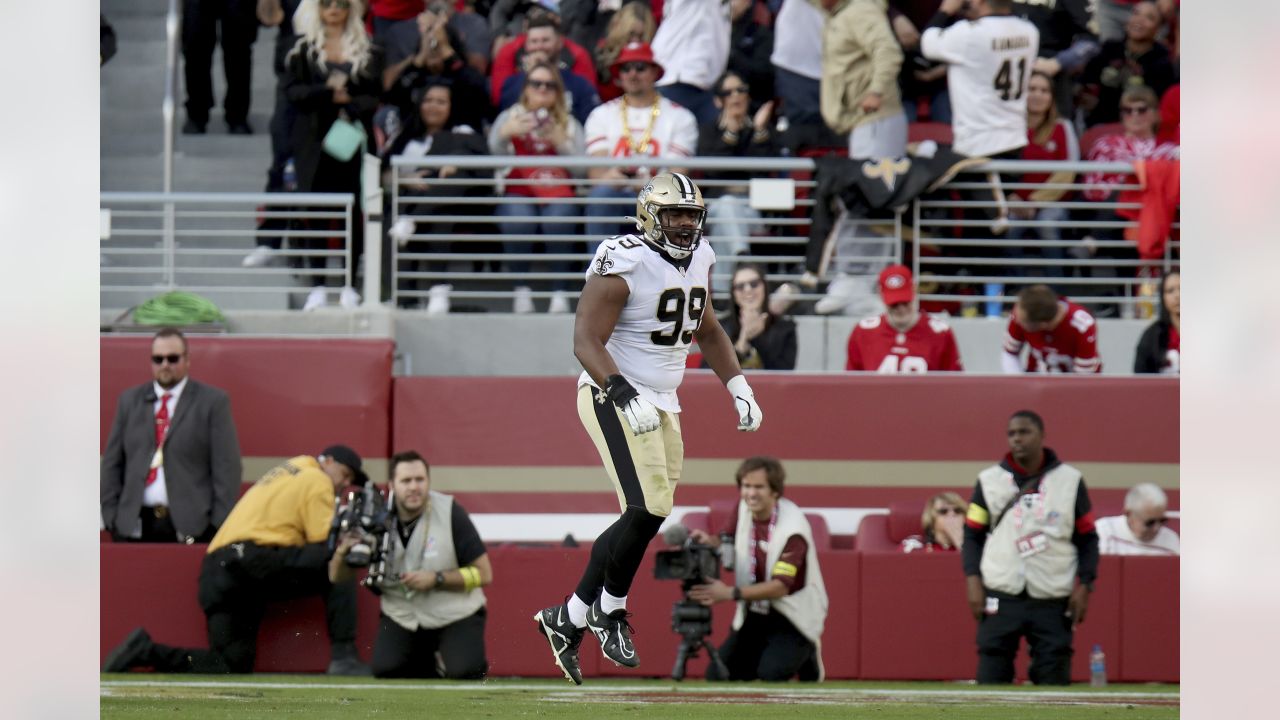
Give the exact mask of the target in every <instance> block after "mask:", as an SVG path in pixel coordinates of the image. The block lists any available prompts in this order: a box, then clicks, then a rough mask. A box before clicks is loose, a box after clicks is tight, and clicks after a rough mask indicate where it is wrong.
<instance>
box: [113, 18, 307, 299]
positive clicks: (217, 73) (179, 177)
mask: <svg viewBox="0 0 1280 720" xmlns="http://www.w3.org/2000/svg"><path fill="white" fill-rule="evenodd" d="M179 5H180V3H179ZM167 7H168V4H167V3H166V2H163V1H162V0H102V3H101V8H102V12H103V13H104V14H105V15H106V16H107V19H108V21H109V22H110V23H111V25H112V27H114V28H115V31H116V36H117V39H118V43H117V44H118V51H117V54H116V56H115V57H114V58H112V60H111V61H110V62H109V63H107V65H106V66H105V67H103V68H102V70H101V76H100V78H101V79H100V86H101V91H102V101H101V125H100V140H101V178H100V179H101V189H102V190H103V191H104V192H112V191H116V192H160V191H161V190H162V189H163V178H164V155H163V153H164V121H163V115H162V112H161V105H162V103H163V100H164V74H165V62H166V52H167V47H166V38H165V14H166V12H167ZM276 33H277V31H276V29H274V28H259V31H258V39H257V42H256V43H255V44H254V53H253V95H252V100H251V104H250V115H249V124H250V125H251V126H253V129H254V134H253V135H251V136H239V135H229V134H227V132H226V125H225V123H224V122H223V119H222V113H221V108H214V109H213V111H212V113H211V117H210V122H209V132H208V134H207V135H195V136H192V135H183V134H181V127H182V122H183V121H184V120H185V117H186V115H185V111H184V109H183V100H184V98H185V90H184V89H183V87H182V86H183V80H182V57H181V50H180V49H179V54H178V66H177V68H175V70H176V72H177V74H178V94H177V97H176V98H175V103H176V126H177V134H176V135H175V140H174V150H175V154H174V178H173V189H174V190H175V191H178V192H215V193H223V192H239V193H246V192H247V193H256V192H261V191H262V190H263V188H264V187H265V185H266V172H267V168H268V166H269V165H270V163H271V141H270V136H269V134H268V129H269V128H268V125H269V122H270V118H271V112H272V110H273V107H274V104H275V84H276V78H275V73H274V71H273V69H272V67H271V60H272V56H273V54H274V49H275V38H276ZM221 66H222V53H221V50H220V49H219V50H215V52H214V58H213V67H214V71H213V82H214V96H215V97H216V98H219V100H220V99H221V97H222V95H223V94H224V92H225V83H224V82H223V78H222V71H221ZM236 209H237V210H251V209H252V208H245V207H238V208H236ZM120 222H121V223H123V222H124V220H123V219H122V220H121V221H120ZM130 222H131V224H132V225H133V226H134V227H137V226H139V224H140V223H139V222H138V221H136V220H134V221H130ZM255 225H256V223H255V221H254V220H253V218H252V217H241V218H204V219H201V220H200V221H199V226H198V227H199V228H200V229H208V230H219V231H226V230H233V231H242V232H243V237H230V238H202V237H198V236H197V237H190V238H184V239H183V240H182V241H181V242H180V247H182V248H185V249H192V248H216V249H223V250H228V251H233V252H227V253H224V254H209V255H194V256H184V257H182V258H180V260H179V263H180V265H179V272H178V274H179V287H183V286H195V285H223V286H228V287H229V289H228V291H226V292H207V293H203V292H202V293H201V294H203V295H205V296H206V297H208V298H209V299H210V300H212V301H214V302H215V303H218V304H219V306H221V307H224V308H234V309H237V310H284V309H287V308H289V307H290V294H291V293H290V292H289V291H287V290H286V289H285V288H289V287H293V286H296V287H297V288H298V290H299V291H300V292H301V293H302V294H305V290H306V288H303V287H302V285H301V284H300V283H298V282H297V281H296V280H294V279H293V278H292V276H291V275H290V273H289V271H288V270H287V269H285V268H282V267H273V268H266V269H264V270H259V271H245V272H243V273H234V272H233V273H226V272H201V270H202V269H203V268H208V269H211V270H218V269H221V270H224V271H225V270H229V269H233V268H239V267H240V261H241V259H242V258H243V257H244V254H246V253H248V252H249V250H250V249H252V248H253V246H254V245H255V244H256V243H255V241H254V238H253V236H252V233H253V230H254V227H255ZM158 245H159V241H158V240H156V239H151V238H127V237H120V238H112V239H111V240H108V241H106V242H104V243H103V255H104V256H105V257H106V259H107V260H108V261H109V263H110V264H109V265H107V266H106V267H104V273H103V275H102V283H103V284H104V285H119V284H122V283H129V284H133V283H137V284H138V287H137V289H136V290H130V291H127V292H113V291H103V293H102V294H101V303H102V307H103V309H104V311H110V310H117V309H118V310H123V309H125V308H128V307H131V306H133V305H136V304H137V303H138V302H141V301H142V300H145V299H146V298H149V297H152V296H154V295H156V294H158V292H161V291H162V289H157V288H156V287H155V285H154V276H151V275H147V274H144V273H132V272H123V271H121V268H123V267H132V266H144V265H148V264H151V263H153V262H158V260H155V259H151V260H148V259H146V258H144V257H139V256H136V255H135V256H128V255H113V253H112V251H113V250H114V249H116V248H123V247H158ZM113 268H115V269H113ZM273 286H277V287H278V288H279V289H275V290H268V291H253V288H270V287H273ZM230 288H243V290H239V291H237V290H235V289H230ZM301 297H302V295H301V294H299V295H296V296H295V299H294V305H297V304H299V303H300V301H301Z"/></svg>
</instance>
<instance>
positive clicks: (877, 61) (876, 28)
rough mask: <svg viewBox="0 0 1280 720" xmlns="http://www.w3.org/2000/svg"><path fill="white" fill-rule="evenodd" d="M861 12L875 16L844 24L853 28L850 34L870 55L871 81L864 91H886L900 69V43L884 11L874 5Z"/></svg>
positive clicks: (895, 82)
mask: <svg viewBox="0 0 1280 720" xmlns="http://www.w3.org/2000/svg"><path fill="white" fill-rule="evenodd" d="M863 14H864V15H865V14H874V15H876V16H878V17H873V18H868V19H867V21H866V22H856V23H853V24H852V25H849V26H847V27H852V28H853V35H854V37H855V38H856V39H857V41H858V43H859V44H860V45H862V47H863V48H865V49H866V52H867V55H869V56H870V58H871V85H870V86H869V87H868V88H867V91H868V92H874V93H879V94H881V95H888V94H889V92H890V91H891V90H893V89H895V88H896V87H897V84H898V73H899V72H900V71H901V70H902V47H901V46H900V45H898V40H897V38H895V37H894V36H893V31H892V30H891V29H890V28H889V19H888V17H887V16H886V15H885V14H884V13H882V12H880V11H879V10H878V9H875V10H873V11H872V12H871V13H863Z"/></svg>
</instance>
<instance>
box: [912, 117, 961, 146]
mask: <svg viewBox="0 0 1280 720" xmlns="http://www.w3.org/2000/svg"><path fill="white" fill-rule="evenodd" d="M925 140H932V141H934V142H936V143H938V144H939V145H950V144H951V142H952V134H951V125H950V124H949V123H940V122H913V123H911V124H910V125H908V126H907V142H909V143H918V142H924V141H925Z"/></svg>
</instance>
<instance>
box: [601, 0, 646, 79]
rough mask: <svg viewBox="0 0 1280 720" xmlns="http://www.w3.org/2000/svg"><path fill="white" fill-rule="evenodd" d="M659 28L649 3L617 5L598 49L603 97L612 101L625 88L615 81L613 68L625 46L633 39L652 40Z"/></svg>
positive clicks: (638, 40) (636, 1)
mask: <svg viewBox="0 0 1280 720" xmlns="http://www.w3.org/2000/svg"><path fill="white" fill-rule="evenodd" d="M657 32H658V23H657V21H656V20H654V18H653V10H652V9H651V8H650V7H649V4H648V3H645V2H639V1H638V0H633V1H632V2H628V3H627V4H625V5H623V6H622V7H621V8H619V9H618V11H617V12H616V13H614V14H613V17H612V18H609V25H608V26H607V27H606V28H605V31H604V37H602V38H600V42H599V44H597V45H596V49H595V53H594V55H595V61H596V73H597V74H598V75H599V76H600V83H599V84H600V101H601V102H609V101H610V100H612V99H614V98H616V97H618V96H619V95H621V94H622V88H620V87H618V86H617V84H616V83H614V81H613V75H611V74H610V73H611V71H610V68H612V67H613V61H614V60H616V59H618V53H620V52H622V48H624V47H626V46H627V45H630V44H631V43H634V42H642V43H646V44H647V43H651V42H653V36H654V34H655V33H657Z"/></svg>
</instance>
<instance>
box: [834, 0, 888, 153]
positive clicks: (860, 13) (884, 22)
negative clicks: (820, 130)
mask: <svg viewBox="0 0 1280 720" xmlns="http://www.w3.org/2000/svg"><path fill="white" fill-rule="evenodd" d="M811 2H813V4H815V5H818V7H819V8H821V4H820V3H819V2H818V0H811ZM901 69H902V48H901V47H900V46H899V45H898V41H897V39H896V38H895V37H894V36H893V29H892V28H891V27H890V26H889V16H888V3H887V2H885V0H840V1H839V2H837V3H836V5H835V6H834V7H833V8H832V9H831V11H830V13H829V14H828V17H827V22H826V28H825V30H824V31H823V36H822V88H821V93H822V95H821V98H822V99H821V110H822V119H823V120H824V121H826V123H827V125H828V126H830V127H831V129H832V130H834V131H835V132H837V133H847V132H849V131H851V130H853V129H854V128H855V127H857V126H859V125H862V124H863V123H866V122H870V121H873V120H879V119H881V118H885V117H889V116H892V115H896V114H898V113H900V112H902V96H901V94H900V93H899V92H898V72H899V70H901ZM870 92H876V93H880V109H879V110H876V111H875V112H872V113H864V112H863V111H862V108H861V107H859V105H860V103H861V102H862V99H863V97H864V96H866V94H867V93H870Z"/></svg>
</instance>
